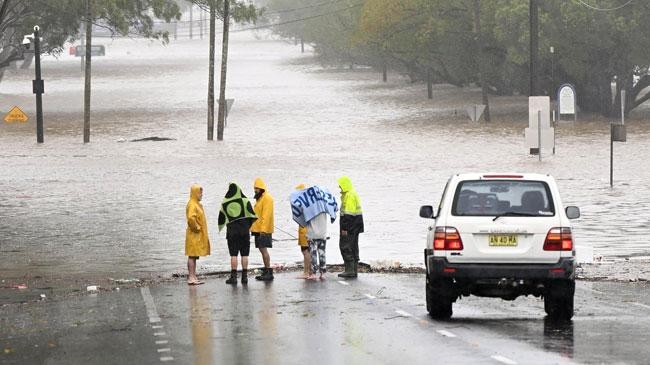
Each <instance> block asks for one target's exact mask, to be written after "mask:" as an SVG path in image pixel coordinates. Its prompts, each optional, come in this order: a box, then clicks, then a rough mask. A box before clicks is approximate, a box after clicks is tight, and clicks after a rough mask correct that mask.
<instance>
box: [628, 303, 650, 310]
mask: <svg viewBox="0 0 650 365" xmlns="http://www.w3.org/2000/svg"><path fill="white" fill-rule="evenodd" d="M630 304H632V305H636V306H637V307H641V308H646V309H650V305H647V304H643V303H637V302H630Z"/></svg>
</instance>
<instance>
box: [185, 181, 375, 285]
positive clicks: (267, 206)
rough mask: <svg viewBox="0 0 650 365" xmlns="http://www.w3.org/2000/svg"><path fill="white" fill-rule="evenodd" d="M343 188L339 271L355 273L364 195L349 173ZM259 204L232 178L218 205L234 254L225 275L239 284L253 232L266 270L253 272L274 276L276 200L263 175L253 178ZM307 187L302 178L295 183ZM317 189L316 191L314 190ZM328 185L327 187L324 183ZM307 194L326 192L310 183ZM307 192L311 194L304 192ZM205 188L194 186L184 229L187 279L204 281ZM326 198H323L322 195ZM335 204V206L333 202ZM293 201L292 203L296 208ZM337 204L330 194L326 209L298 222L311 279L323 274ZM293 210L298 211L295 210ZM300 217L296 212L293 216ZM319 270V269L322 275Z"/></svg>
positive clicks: (245, 278)
mask: <svg viewBox="0 0 650 365" xmlns="http://www.w3.org/2000/svg"><path fill="white" fill-rule="evenodd" d="M338 183H339V188H340V190H341V209H340V219H339V223H340V241H339V248H340V250H341V255H342V256H343V261H344V263H345V271H344V272H342V273H340V274H339V275H338V276H339V277H343V278H355V277H357V270H358V263H359V234H360V233H362V232H363V231H364V225H363V215H362V210H361V200H360V199H359V196H358V194H357V193H356V191H355V190H354V188H353V186H352V182H351V181H350V179H349V178H348V177H347V176H344V177H341V178H340V179H339V180H338ZM253 188H254V191H255V196H254V199H255V205H254V206H253V205H252V204H251V202H250V200H249V199H248V198H247V197H246V195H245V194H244V193H243V192H242V189H241V188H240V187H239V186H238V185H237V184H235V183H230V185H229V186H228V191H227V192H226V195H225V197H224V199H223V201H222V203H221V209H220V211H219V231H221V230H222V229H223V228H224V227H225V228H226V240H227V242H228V251H229V254H230V267H231V274H230V277H229V278H228V279H227V280H226V283H227V284H237V279H238V278H237V266H238V262H237V257H238V256H239V257H240V260H241V268H242V270H241V282H242V284H246V283H248V256H249V255H250V237H251V236H253V237H254V242H255V247H256V248H257V249H259V251H260V254H261V255H262V261H263V263H264V267H263V268H262V273H261V274H260V275H258V276H256V277H255V279H257V280H262V281H272V280H273V268H272V267H271V257H270V254H269V248H272V247H273V238H272V235H273V232H274V228H275V225H274V220H273V218H274V211H273V209H274V201H273V197H272V196H271V195H270V194H269V193H268V189H267V187H266V184H265V183H264V181H263V180H262V179H261V178H257V179H255V182H254V184H253ZM296 189H298V190H303V189H305V186H304V184H300V185H298V186H297V187H296ZM314 190H315V191H316V192H317V193H314ZM323 190H325V189H323ZM308 192H309V197H310V198H311V200H312V203H313V201H314V199H319V198H320V197H321V196H322V195H323V194H325V193H323V192H321V191H320V189H319V188H318V187H312V188H309V191H308ZM305 196H307V195H305ZM202 199H203V188H202V187H201V186H199V185H197V184H194V185H192V187H191V189H190V200H189V202H188V203H187V206H186V210H185V213H186V218H187V229H186V234H185V255H186V256H187V257H188V259H187V269H188V278H187V283H188V284H189V285H199V284H203V282H202V281H200V280H199V279H198V277H197V276H196V261H197V260H198V258H199V257H201V256H208V255H210V238H209V236H208V226H207V219H206V216H205V211H204V209H203V205H202V204H201V200H202ZM321 200H322V199H321ZM303 201H304V204H302V203H300V201H298V205H299V206H300V205H303V206H304V205H306V206H310V202H309V199H304V200H303ZM332 205H333V207H332ZM294 208H295V207H294V206H292V209H294ZM337 210H338V207H337V204H336V200H335V199H334V198H331V201H330V205H329V206H328V209H327V210H326V211H323V212H319V213H318V214H316V215H314V216H313V217H310V219H309V220H308V221H305V220H301V221H300V222H302V223H303V224H300V225H299V228H298V245H299V246H300V249H301V251H302V254H303V258H304V267H305V269H304V273H303V275H302V276H301V277H303V278H305V279H310V280H317V279H319V278H320V279H325V273H326V272H327V266H326V254H325V248H326V242H327V238H328V237H327V226H328V224H329V222H328V216H329V218H330V219H331V221H332V222H334V219H335V216H336V211H337ZM294 214H295V211H294ZM295 219H296V217H295V215H294V220H295ZM318 274H319V275H318Z"/></svg>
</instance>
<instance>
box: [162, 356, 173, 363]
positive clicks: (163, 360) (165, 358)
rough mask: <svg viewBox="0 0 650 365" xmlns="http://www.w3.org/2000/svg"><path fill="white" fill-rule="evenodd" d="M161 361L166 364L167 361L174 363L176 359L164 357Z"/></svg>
mask: <svg viewBox="0 0 650 365" xmlns="http://www.w3.org/2000/svg"><path fill="white" fill-rule="evenodd" d="M160 361H162V362H166V361H174V358H173V357H171V356H163V357H161V358H160Z"/></svg>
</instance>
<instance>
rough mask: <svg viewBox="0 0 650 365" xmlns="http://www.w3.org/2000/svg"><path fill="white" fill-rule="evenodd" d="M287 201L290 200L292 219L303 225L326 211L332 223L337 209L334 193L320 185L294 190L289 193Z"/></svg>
mask: <svg viewBox="0 0 650 365" xmlns="http://www.w3.org/2000/svg"><path fill="white" fill-rule="evenodd" d="M289 201H290V202H291V212H292V213H293V220H294V221H296V223H298V224H299V225H301V226H303V227H306V226H307V222H309V221H310V220H312V219H313V218H314V217H315V216H317V215H319V214H321V213H327V214H328V215H329V216H330V219H331V220H332V223H334V221H335V220H336V212H338V211H339V206H338V203H337V202H336V198H335V197H334V195H332V193H330V192H329V190H327V189H326V188H322V187H320V186H312V187H310V188H307V189H303V190H296V191H295V192H293V193H291V196H290V197H289Z"/></svg>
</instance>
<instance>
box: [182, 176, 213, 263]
mask: <svg viewBox="0 0 650 365" xmlns="http://www.w3.org/2000/svg"><path fill="white" fill-rule="evenodd" d="M200 191H201V187H200V186H199V185H196V184H194V185H192V188H191V189H190V201H189V202H187V207H186V208H185V216H186V217H187V230H186V231H185V256H208V255H209V254H210V238H209V236H208V222H207V220H206V218H205V213H204V212H203V205H201V202H200V201H199V192H200Z"/></svg>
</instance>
